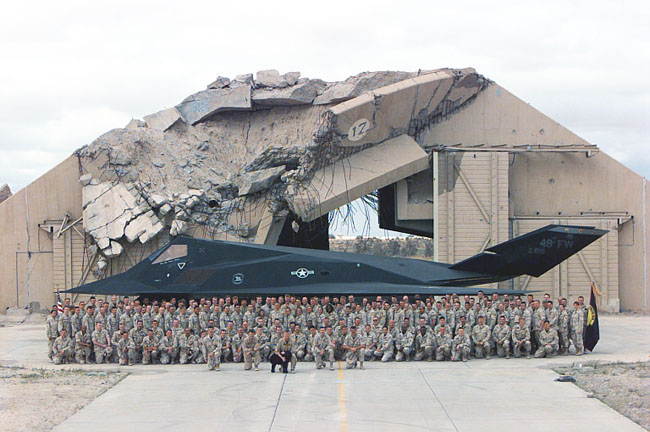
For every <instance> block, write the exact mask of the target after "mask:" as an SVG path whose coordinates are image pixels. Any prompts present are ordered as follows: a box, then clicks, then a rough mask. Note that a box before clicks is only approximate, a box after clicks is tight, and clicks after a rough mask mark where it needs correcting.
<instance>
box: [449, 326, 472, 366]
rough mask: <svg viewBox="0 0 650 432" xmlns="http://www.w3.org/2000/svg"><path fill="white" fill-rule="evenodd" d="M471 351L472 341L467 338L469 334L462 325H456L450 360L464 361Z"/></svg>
mask: <svg viewBox="0 0 650 432" xmlns="http://www.w3.org/2000/svg"><path fill="white" fill-rule="evenodd" d="M471 352H472V341H471V340H470V338H469V335H467V334H465V328H464V327H458V334H457V335H456V337H454V340H453V343H452V346H451V360H452V361H459V360H462V361H464V362H466V361H467V360H468V359H469V355H470V353H471Z"/></svg>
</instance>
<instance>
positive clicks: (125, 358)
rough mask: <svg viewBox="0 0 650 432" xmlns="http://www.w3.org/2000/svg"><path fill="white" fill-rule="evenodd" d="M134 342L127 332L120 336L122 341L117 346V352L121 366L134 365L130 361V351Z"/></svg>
mask: <svg viewBox="0 0 650 432" xmlns="http://www.w3.org/2000/svg"><path fill="white" fill-rule="evenodd" d="M132 345H133V341H131V340H130V339H129V334H128V333H127V332H126V331H123V332H122V333H121V334H120V339H119V341H118V342H117V345H115V351H116V352H117V357H118V359H119V362H120V366H125V365H129V366H131V365H132V364H133V363H131V362H130V361H129V349H131V348H132Z"/></svg>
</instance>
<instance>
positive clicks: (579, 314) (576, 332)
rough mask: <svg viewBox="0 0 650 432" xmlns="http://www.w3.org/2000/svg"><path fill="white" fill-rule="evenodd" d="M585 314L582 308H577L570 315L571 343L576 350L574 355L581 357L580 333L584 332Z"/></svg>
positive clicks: (581, 342)
mask: <svg viewBox="0 0 650 432" xmlns="http://www.w3.org/2000/svg"><path fill="white" fill-rule="evenodd" d="M584 323H585V313H584V311H583V309H582V308H580V307H579V308H578V309H576V310H574V311H573V314H571V342H573V346H574V347H575V348H576V354H577V355H581V354H582V351H583V349H584V348H583V339H582V337H583V336H582V335H583V333H582V331H583V330H584Z"/></svg>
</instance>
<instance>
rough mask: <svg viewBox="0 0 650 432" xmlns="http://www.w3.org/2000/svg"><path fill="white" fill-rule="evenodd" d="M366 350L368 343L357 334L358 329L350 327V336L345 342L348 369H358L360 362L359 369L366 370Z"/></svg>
mask: <svg viewBox="0 0 650 432" xmlns="http://www.w3.org/2000/svg"><path fill="white" fill-rule="evenodd" d="M365 348H366V343H365V341H364V338H363V337H361V335H360V334H358V333H357V328H356V327H355V326H352V327H350V334H349V335H347V336H346V338H345V341H344V342H343V349H344V350H345V361H346V363H347V368H348V369H351V368H355V367H357V362H359V369H364V367H363V360H364V357H365Z"/></svg>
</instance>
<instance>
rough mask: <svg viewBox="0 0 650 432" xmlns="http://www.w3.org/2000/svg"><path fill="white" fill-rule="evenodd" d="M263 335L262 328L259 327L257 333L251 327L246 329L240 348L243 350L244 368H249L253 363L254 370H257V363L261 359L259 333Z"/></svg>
mask: <svg viewBox="0 0 650 432" xmlns="http://www.w3.org/2000/svg"><path fill="white" fill-rule="evenodd" d="M260 334H261V335H262V336H263V335H264V333H263V332H262V328H261V327H259V328H258V330H257V335H256V334H255V331H253V329H249V330H248V335H247V336H246V337H244V340H243V341H242V344H241V346H242V350H243V351H244V370H251V367H252V366H253V363H254V364H255V370H256V371H258V370H259V365H260V361H261V360H262V359H261V345H260V339H259V335H260Z"/></svg>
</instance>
